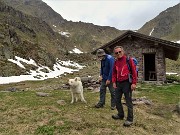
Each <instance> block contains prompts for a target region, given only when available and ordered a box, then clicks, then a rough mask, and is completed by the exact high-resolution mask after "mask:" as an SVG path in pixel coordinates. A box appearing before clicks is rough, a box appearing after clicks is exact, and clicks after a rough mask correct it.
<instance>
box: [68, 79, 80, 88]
mask: <svg viewBox="0 0 180 135" xmlns="http://www.w3.org/2000/svg"><path fill="white" fill-rule="evenodd" d="M78 81H79V78H78V77H75V78H74V79H69V82H68V83H69V85H70V86H77V85H79V82H78Z"/></svg>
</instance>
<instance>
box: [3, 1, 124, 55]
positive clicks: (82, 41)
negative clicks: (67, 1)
mask: <svg viewBox="0 0 180 135" xmlns="http://www.w3.org/2000/svg"><path fill="white" fill-rule="evenodd" d="M3 1H4V2H5V3H6V4H8V5H9V6H12V7H13V8H15V9H16V10H20V11H22V12H23V13H25V14H28V15H32V16H34V17H37V18H40V19H42V20H44V21H45V22H47V23H48V24H49V25H50V26H51V28H52V29H53V30H54V31H55V32H58V33H60V34H62V33H64V32H66V33H68V37H69V38H68V41H66V42H68V45H67V48H68V49H72V48H73V47H74V46H76V47H77V48H79V49H80V50H82V51H83V52H89V51H92V49H93V48H97V47H100V46H101V45H103V44H105V43H107V42H108V41H110V40H112V39H114V38H115V37H117V36H119V35H120V34H121V33H122V32H123V31H120V30H117V29H115V28H113V27H109V26H107V27H103V26H97V25H94V24H92V23H84V22H72V21H67V20H66V19H64V18H63V17H62V16H61V15H60V14H58V13H56V12H55V11H54V10H53V9H52V8H51V7H49V6H48V5H47V4H46V3H44V2H43V1H42V0H3Z"/></svg>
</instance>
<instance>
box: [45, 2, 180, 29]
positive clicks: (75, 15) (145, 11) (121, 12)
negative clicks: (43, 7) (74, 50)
mask: <svg viewBox="0 0 180 135" xmlns="http://www.w3.org/2000/svg"><path fill="white" fill-rule="evenodd" d="M43 1H44V2H45V3H47V4H48V5H49V6H50V7H51V8H52V9H53V10H55V11H56V12H57V13H59V14H60V15H61V16H62V17H63V18H64V19H66V20H68V21H70V20H71V21H73V22H77V21H82V22H88V23H93V24H95V25H100V26H112V27H115V28H117V29H120V30H137V29H139V28H141V27H142V26H143V25H144V24H145V23H146V22H148V21H150V20H151V19H153V18H154V17H156V16H157V15H158V14H159V13H160V12H162V11H164V10H166V9H167V8H169V7H172V6H174V5H176V4H178V3H179V2H180V0H43Z"/></svg>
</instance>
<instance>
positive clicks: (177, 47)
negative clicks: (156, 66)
mask: <svg viewBox="0 0 180 135" xmlns="http://www.w3.org/2000/svg"><path fill="white" fill-rule="evenodd" d="M129 36H131V37H137V38H141V39H144V40H148V41H152V42H154V43H158V44H159V45H162V46H163V48H164V51H165V57H166V58H169V59H172V60H177V59H178V56H179V51H180V44H178V43H174V42H171V41H167V40H163V39H159V38H155V37H152V36H147V35H144V34H141V33H137V32H133V31H127V32H125V33H124V34H122V35H120V36H119V37H117V38H115V39H114V40H111V41H110V42H108V43H106V44H105V45H103V46H101V47H99V48H97V49H96V50H94V51H93V52H92V54H95V53H96V51H97V50H98V49H106V48H107V47H110V46H112V45H114V44H116V43H117V42H120V41H121V40H123V39H125V38H127V37H129Z"/></svg>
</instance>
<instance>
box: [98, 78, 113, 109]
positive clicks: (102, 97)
mask: <svg viewBox="0 0 180 135" xmlns="http://www.w3.org/2000/svg"><path fill="white" fill-rule="evenodd" d="M106 87H108V88H109V91H110V93H111V107H115V105H116V103H115V90H114V88H113V84H112V82H111V83H110V84H109V85H107V86H106V81H105V80H102V82H101V86H100V101H99V104H101V105H105V99H106Z"/></svg>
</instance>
